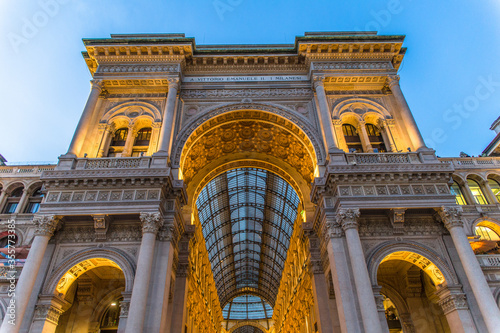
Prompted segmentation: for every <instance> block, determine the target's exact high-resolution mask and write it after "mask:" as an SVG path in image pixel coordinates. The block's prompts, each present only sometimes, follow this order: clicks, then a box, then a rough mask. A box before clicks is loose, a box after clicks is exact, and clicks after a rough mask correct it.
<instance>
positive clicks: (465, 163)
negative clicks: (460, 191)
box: [439, 157, 500, 169]
mask: <svg viewBox="0 0 500 333" xmlns="http://www.w3.org/2000/svg"><path fill="white" fill-rule="evenodd" d="M439 160H440V161H441V162H442V163H448V164H452V165H453V166H454V167H455V169H485V168H490V167H493V168H498V167H500V157H459V158H454V157H446V158H442V157H440V158H439Z"/></svg>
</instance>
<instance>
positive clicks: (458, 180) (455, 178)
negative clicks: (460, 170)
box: [451, 174, 467, 188]
mask: <svg viewBox="0 0 500 333" xmlns="http://www.w3.org/2000/svg"><path fill="white" fill-rule="evenodd" d="M451 178H452V179H453V181H454V182H456V183H457V184H458V185H460V187H462V188H463V187H464V186H465V183H466V182H467V178H465V177H463V176H462V175H459V174H453V175H451Z"/></svg>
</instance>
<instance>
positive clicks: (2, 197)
mask: <svg viewBox="0 0 500 333" xmlns="http://www.w3.org/2000/svg"><path fill="white" fill-rule="evenodd" d="M6 196H7V194H6V193H5V188H2V189H1V192H0V210H2V209H3V208H4V204H3V203H4V201H5V197H6ZM0 213H2V211H0Z"/></svg>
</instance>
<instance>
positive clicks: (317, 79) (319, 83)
mask: <svg viewBox="0 0 500 333" xmlns="http://www.w3.org/2000/svg"><path fill="white" fill-rule="evenodd" d="M324 79H325V77H324V76H323V75H313V78H312V81H313V87H314V89H317V88H318V87H324V86H325V83H324V82H323V80H324Z"/></svg>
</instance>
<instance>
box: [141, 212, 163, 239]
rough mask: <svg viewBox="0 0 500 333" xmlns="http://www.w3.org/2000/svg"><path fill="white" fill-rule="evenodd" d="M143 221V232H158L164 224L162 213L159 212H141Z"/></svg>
mask: <svg viewBox="0 0 500 333" xmlns="http://www.w3.org/2000/svg"><path fill="white" fill-rule="evenodd" d="M140 219H141V223H142V233H143V234H145V233H148V232H149V233H153V234H156V233H157V232H158V229H160V227H161V226H162V224H163V223H162V222H163V221H162V219H161V214H160V213H159V212H156V213H141V215H140Z"/></svg>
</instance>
